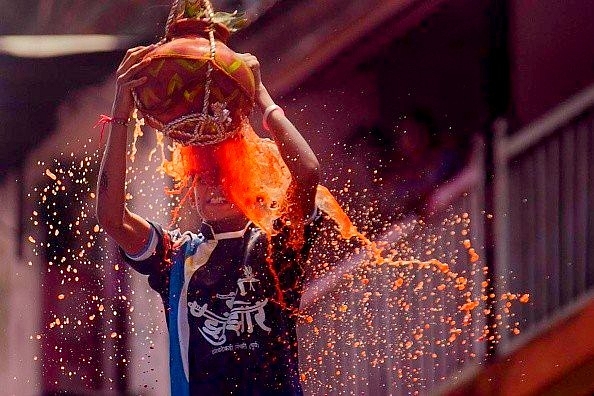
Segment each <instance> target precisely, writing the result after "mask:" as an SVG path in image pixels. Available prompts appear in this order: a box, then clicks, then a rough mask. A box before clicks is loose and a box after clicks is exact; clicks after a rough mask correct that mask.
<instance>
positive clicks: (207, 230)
mask: <svg viewBox="0 0 594 396" xmlns="http://www.w3.org/2000/svg"><path fill="white" fill-rule="evenodd" d="M251 224H252V222H251V221H248V222H247V223H246V225H245V227H243V228H242V229H241V230H238V231H228V232H220V233H218V234H216V233H215V232H214V231H213V229H212V226H211V225H210V224H208V223H206V222H202V226H201V227H200V232H201V233H202V235H204V236H205V237H206V239H209V240H212V239H214V240H217V241H220V240H221V239H232V238H241V237H243V236H244V235H245V232H246V231H247V229H248V228H249V227H250V225H251Z"/></svg>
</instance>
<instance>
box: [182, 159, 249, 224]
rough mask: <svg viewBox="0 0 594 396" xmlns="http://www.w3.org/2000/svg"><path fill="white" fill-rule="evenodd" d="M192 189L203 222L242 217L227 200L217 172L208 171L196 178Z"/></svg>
mask: <svg viewBox="0 0 594 396" xmlns="http://www.w3.org/2000/svg"><path fill="white" fill-rule="evenodd" d="M196 178H197V180H196V183H195V187H194V195H195V198H196V210H197V211H198V213H199V214H200V216H201V217H202V219H203V220H205V221H207V222H208V221H221V220H227V219H231V218H235V217H240V216H241V217H243V213H242V212H241V210H240V209H239V208H238V207H237V205H235V204H234V203H233V202H232V201H231V200H230V199H227V196H226V194H225V191H224V188H223V186H222V185H221V180H220V177H219V174H218V172H217V171H216V170H215V169H210V170H208V171H206V172H203V173H201V174H200V175H197V176H196Z"/></svg>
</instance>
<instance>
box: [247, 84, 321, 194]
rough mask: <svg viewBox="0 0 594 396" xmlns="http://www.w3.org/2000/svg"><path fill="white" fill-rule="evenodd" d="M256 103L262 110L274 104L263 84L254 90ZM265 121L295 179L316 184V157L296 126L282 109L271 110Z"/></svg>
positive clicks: (317, 172)
mask: <svg viewBox="0 0 594 396" xmlns="http://www.w3.org/2000/svg"><path fill="white" fill-rule="evenodd" d="M256 103H257V105H258V106H259V107H260V110H261V111H262V112H264V111H265V110H266V109H267V108H268V107H269V106H272V105H274V104H275V103H274V100H273V99H272V97H271V96H270V94H269V93H268V90H267V89H266V87H264V85H260V87H259V88H258V89H257V91H256ZM266 121H267V124H268V127H269V129H270V133H271V135H272V138H273V139H274V141H275V142H276V144H277V146H278V148H279V151H280V154H281V157H282V158H283V160H284V161H285V164H286V165H287V167H288V168H289V170H290V171H291V174H292V175H293V176H294V177H295V181H296V182H297V183H315V184H316V185H317V181H318V179H319V162H318V159H317V157H316V155H315V154H314V152H313V150H312V149H311V147H310V146H309V144H308V143H307V141H306V140H305V139H304V138H303V136H302V135H301V134H300V133H299V131H298V130H297V128H295V126H294V125H293V123H292V122H291V121H290V120H289V119H288V118H287V117H285V116H284V114H283V112H282V111H272V112H271V113H270V114H269V115H268V117H267V120H266ZM314 179H315V180H314Z"/></svg>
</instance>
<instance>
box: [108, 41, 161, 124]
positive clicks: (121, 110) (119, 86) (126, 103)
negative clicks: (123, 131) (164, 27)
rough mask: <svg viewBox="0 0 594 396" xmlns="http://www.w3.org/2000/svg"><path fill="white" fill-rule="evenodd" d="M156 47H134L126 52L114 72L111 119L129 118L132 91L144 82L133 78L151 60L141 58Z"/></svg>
mask: <svg viewBox="0 0 594 396" xmlns="http://www.w3.org/2000/svg"><path fill="white" fill-rule="evenodd" d="M156 46H157V44H153V45H149V46H148V47H143V46H141V47H135V48H130V49H129V50H128V52H126V55H125V56H124V59H123V60H122V62H121V63H120V65H119V66H118V69H117V72H116V78H117V79H116V94H115V98H114V101H113V108H112V117H116V118H124V119H127V118H128V117H129V116H130V113H131V112H132V109H133V108H134V98H133V97H132V89H134V88H136V87H138V86H140V85H142V84H144V83H145V82H146V77H141V78H135V75H136V73H138V72H139V71H140V70H142V69H143V68H144V67H146V66H147V65H148V64H149V63H150V61H151V58H146V59H143V58H144V56H145V55H146V54H147V53H149V52H150V51H152V50H153V49H155V47H156Z"/></svg>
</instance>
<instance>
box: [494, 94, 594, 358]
mask: <svg viewBox="0 0 594 396" xmlns="http://www.w3.org/2000/svg"><path fill="white" fill-rule="evenodd" d="M494 153H495V205H496V213H495V219H496V223H495V255H496V268H495V269H496V273H497V274H498V277H499V278H501V277H504V278H506V279H507V287H511V288H512V289H515V290H523V291H525V292H527V293H530V294H531V296H532V298H531V301H532V302H531V303H530V304H529V305H527V306H524V307H521V308H520V309H519V310H518V312H517V313H516V318H514V320H515V321H519V322H520V323H521V326H522V327H523V328H525V329H526V330H532V332H534V331H536V329H538V328H539V327H541V326H542V325H543V324H546V320H547V319H548V318H551V317H553V316H554V313H556V312H558V311H559V310H561V309H563V308H565V307H568V306H570V305H571V304H572V303H573V302H576V301H578V300H579V298H580V296H582V295H584V294H585V293H586V292H587V291H588V290H589V289H591V288H592V287H593V286H594V215H593V212H592V208H594V180H593V179H592V176H594V162H593V161H592V158H594V86H591V87H589V88H587V89H586V90H584V91H582V92H581V93H580V94H578V95H576V96H574V97H573V98H572V99H570V100H568V101H567V102H565V103H563V104H561V105H560V106H558V107H557V108H556V109H554V110H553V111H551V112H550V113H548V114H547V115H545V116H544V117H542V118H541V119H539V120H537V121H535V122H534V123H532V124H531V125H529V126H527V127H525V128H523V129H521V130H519V131H517V132H515V133H512V134H508V127H507V125H506V123H505V122H503V121H500V122H497V123H496V124H495V139H494ZM511 344H512V343H511V342H510V339H509V338H507V339H503V340H502V343H501V347H502V350H501V352H504V351H505V350H506V349H508V348H509V347H510V345H511Z"/></svg>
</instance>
